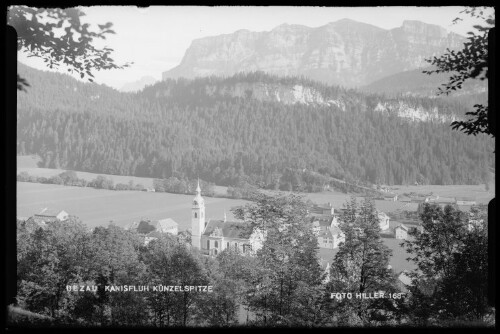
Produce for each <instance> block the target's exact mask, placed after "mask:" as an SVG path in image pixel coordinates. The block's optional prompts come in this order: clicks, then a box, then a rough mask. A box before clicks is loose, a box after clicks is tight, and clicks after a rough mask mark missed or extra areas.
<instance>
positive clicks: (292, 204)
mask: <svg viewBox="0 0 500 334" xmlns="http://www.w3.org/2000/svg"><path fill="white" fill-rule="evenodd" d="M307 208H308V207H307V205H306V204H305V203H304V202H303V201H302V198H301V197H299V196H295V195H288V196H285V195H278V196H275V197H271V196H267V195H262V194H259V195H256V197H255V203H251V204H247V205H245V206H244V207H238V208H236V209H234V210H233V212H234V214H235V216H236V217H237V218H238V219H243V220H245V221H246V222H248V223H249V224H251V226H253V228H254V229H260V230H261V231H265V232H264V235H265V237H264V242H263V245H262V248H260V249H258V250H256V260H257V265H256V267H255V268H254V270H252V271H251V272H250V276H249V283H248V284H249V285H250V289H249V290H248V291H247V304H248V306H249V308H250V310H251V311H253V312H255V313H256V316H257V321H258V323H260V324H263V325H265V326H294V325H297V324H300V325H301V326H313V325H318V324H320V323H321V321H322V318H321V317H320V314H321V307H322V301H323V296H324V290H323V287H322V284H321V282H322V279H323V273H322V270H321V267H320V264H319V262H318V256H317V255H318V240H317V238H316V236H315V234H314V233H313V230H312V226H311V224H310V220H308V219H307Z"/></svg>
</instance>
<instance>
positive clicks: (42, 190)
mask: <svg viewBox="0 0 500 334" xmlns="http://www.w3.org/2000/svg"><path fill="white" fill-rule="evenodd" d="M192 199H193V196H192V195H180V194H169V193H150V192H142V191H115V190H104V189H93V188H81V187H70V186H61V185H55V184H39V183H28V182H17V215H18V216H22V217H30V216H32V215H33V214H35V213H38V212H40V211H41V210H42V209H43V208H50V209H54V210H65V211H66V212H68V213H69V214H70V215H74V216H77V217H79V218H80V219H81V220H82V221H83V222H84V223H85V224H86V225H87V226H89V227H95V226H107V225H108V224H109V223H110V221H112V222H113V223H114V224H116V225H118V226H125V225H127V224H129V223H132V222H134V221H137V220H139V219H141V218H149V219H163V218H172V219H173V220H175V221H176V222H177V223H178V224H179V230H185V229H187V228H188V227H190V226H191V201H192ZM245 203H247V201H244V200H234V199H228V198H210V197H206V198H205V206H206V216H207V218H212V219H222V218H223V217H224V210H225V211H226V213H227V219H229V220H230V219H233V215H232V213H231V212H230V209H231V208H232V207H234V206H238V205H243V204H245Z"/></svg>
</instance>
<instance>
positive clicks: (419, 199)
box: [411, 196, 429, 204]
mask: <svg viewBox="0 0 500 334" xmlns="http://www.w3.org/2000/svg"><path fill="white" fill-rule="evenodd" d="M411 201H412V202H413V203H418V204H421V203H428V202H429V197H427V196H415V197H412V198H411Z"/></svg>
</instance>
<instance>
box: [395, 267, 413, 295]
mask: <svg viewBox="0 0 500 334" xmlns="http://www.w3.org/2000/svg"><path fill="white" fill-rule="evenodd" d="M408 274H409V271H408V270H403V271H402V272H401V273H400V274H399V276H398V281H397V282H398V286H399V288H400V289H401V292H408V289H409V287H411V286H412V285H413V283H412V279H411V277H410V276H409V275H408Z"/></svg>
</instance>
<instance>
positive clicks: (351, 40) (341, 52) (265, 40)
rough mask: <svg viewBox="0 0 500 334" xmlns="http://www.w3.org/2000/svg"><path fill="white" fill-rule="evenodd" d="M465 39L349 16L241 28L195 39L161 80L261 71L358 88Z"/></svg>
mask: <svg viewBox="0 0 500 334" xmlns="http://www.w3.org/2000/svg"><path fill="white" fill-rule="evenodd" d="M464 41H465V38H464V37H462V36H460V35H457V34H455V33H448V32H447V31H446V30H445V29H444V28H442V27H439V26H436V25H430V24H426V23H423V22H419V21H404V22H403V25H402V26H401V27H399V28H395V29H391V30H385V29H381V28H378V27H375V26H372V25H369V24H365V23H360V22H356V21H352V20H347V19H343V20H340V21H337V22H332V23H329V24H327V25H324V26H321V27H318V28H310V27H306V26H301V25H288V24H283V25H280V26H278V27H276V28H274V29H273V30H271V31H268V32H251V31H248V30H239V31H236V32H235V33H233V34H226V35H220V36H213V37H206V38H201V39H197V40H194V41H193V42H192V43H191V46H190V47H189V48H188V50H187V51H186V53H185V55H184V58H183V59H182V61H181V63H180V64H179V65H178V66H177V67H175V68H173V69H171V70H169V71H166V72H164V73H163V79H167V78H179V77H186V78H194V77H198V76H208V75H217V76H230V75H233V74H235V73H238V72H251V71H259V70H260V71H264V72H267V73H270V74H276V75H299V76H300V75H303V76H305V77H307V78H309V79H313V80H318V81H321V82H325V83H328V84H338V85H343V86H346V87H356V86H362V85H367V84H369V83H371V82H373V81H376V80H378V79H381V78H383V77H386V76H389V75H392V74H395V73H398V72H402V71H408V70H413V69H416V68H419V67H423V66H426V65H428V64H427V63H426V62H425V59H427V58H430V57H431V56H434V55H436V56H437V55H439V54H442V53H443V52H445V50H446V48H450V49H457V48H460V47H461V46H462V45H463V42H464Z"/></svg>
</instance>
